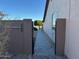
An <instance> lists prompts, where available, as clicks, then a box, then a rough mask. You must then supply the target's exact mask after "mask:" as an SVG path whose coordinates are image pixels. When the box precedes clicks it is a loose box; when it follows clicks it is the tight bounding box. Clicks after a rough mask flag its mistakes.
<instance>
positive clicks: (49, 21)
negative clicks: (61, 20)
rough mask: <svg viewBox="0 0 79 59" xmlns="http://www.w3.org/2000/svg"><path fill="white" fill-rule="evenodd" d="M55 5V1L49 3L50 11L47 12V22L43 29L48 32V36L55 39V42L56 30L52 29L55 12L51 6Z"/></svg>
mask: <svg viewBox="0 0 79 59" xmlns="http://www.w3.org/2000/svg"><path fill="white" fill-rule="evenodd" d="M52 5H53V1H52V2H50V3H49V7H48V12H47V14H46V18H45V22H44V24H43V29H44V31H45V32H46V33H47V34H48V36H49V37H50V38H51V39H52V40H53V42H55V39H54V38H55V36H54V35H53V33H54V30H53V29H52V26H53V25H52V23H53V21H52V13H53V10H52V9H53V8H51V7H52Z"/></svg>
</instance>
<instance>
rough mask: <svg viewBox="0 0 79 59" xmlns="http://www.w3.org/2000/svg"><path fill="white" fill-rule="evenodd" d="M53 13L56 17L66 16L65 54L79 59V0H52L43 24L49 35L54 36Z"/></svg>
mask: <svg viewBox="0 0 79 59" xmlns="http://www.w3.org/2000/svg"><path fill="white" fill-rule="evenodd" d="M52 8H53V9H52ZM51 13H54V15H55V16H56V17H55V19H56V18H66V38H65V55H66V56H67V57H68V58H69V59H79V39H78V38H79V36H78V35H79V26H78V25H79V0H52V2H51V0H50V2H49V6H48V10H47V14H46V18H45V23H44V25H43V28H44V30H45V32H46V33H47V34H48V35H49V37H51V36H52V32H51V31H52V30H51ZM51 38H52V37H51Z"/></svg>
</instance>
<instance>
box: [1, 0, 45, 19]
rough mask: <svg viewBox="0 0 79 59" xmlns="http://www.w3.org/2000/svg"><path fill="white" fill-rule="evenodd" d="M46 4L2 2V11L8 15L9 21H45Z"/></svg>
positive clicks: (24, 0) (18, 0)
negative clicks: (20, 19)
mask: <svg viewBox="0 0 79 59" xmlns="http://www.w3.org/2000/svg"><path fill="white" fill-rule="evenodd" d="M45 2H46V0H0V11H3V12H5V13H7V14H8V16H7V17H8V18H9V19H14V18H17V19H18V18H31V19H33V20H37V19H43V16H44V9H45ZM7 17H6V18H7Z"/></svg>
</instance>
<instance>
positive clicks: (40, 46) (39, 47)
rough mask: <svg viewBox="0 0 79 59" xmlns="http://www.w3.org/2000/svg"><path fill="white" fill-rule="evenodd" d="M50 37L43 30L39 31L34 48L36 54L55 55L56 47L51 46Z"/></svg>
mask: <svg viewBox="0 0 79 59" xmlns="http://www.w3.org/2000/svg"><path fill="white" fill-rule="evenodd" d="M49 39H50V38H49V37H48V36H47V35H46V34H45V32H44V31H43V30H39V31H38V33H37V37H36V43H35V48H34V51H35V55H42V56H53V55H54V48H52V47H51V44H50V42H49Z"/></svg>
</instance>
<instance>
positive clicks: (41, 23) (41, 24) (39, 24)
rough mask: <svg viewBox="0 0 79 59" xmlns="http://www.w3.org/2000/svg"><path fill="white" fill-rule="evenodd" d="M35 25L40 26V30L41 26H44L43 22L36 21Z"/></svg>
mask: <svg viewBox="0 0 79 59" xmlns="http://www.w3.org/2000/svg"><path fill="white" fill-rule="evenodd" d="M34 25H35V26H39V28H40V26H43V22H42V21H41V20H35V21H34Z"/></svg>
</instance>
